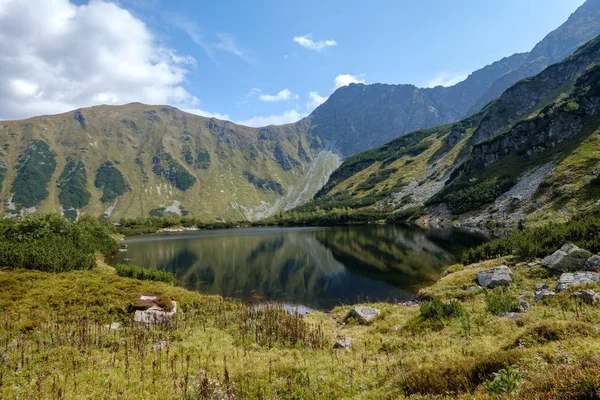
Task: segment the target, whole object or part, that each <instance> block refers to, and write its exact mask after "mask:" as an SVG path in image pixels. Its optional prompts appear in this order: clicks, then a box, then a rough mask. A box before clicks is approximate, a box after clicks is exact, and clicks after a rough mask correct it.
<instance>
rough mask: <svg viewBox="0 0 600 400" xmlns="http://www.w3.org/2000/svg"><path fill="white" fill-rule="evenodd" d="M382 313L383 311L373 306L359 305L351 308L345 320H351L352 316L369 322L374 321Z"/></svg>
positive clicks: (362, 321)
mask: <svg viewBox="0 0 600 400" xmlns="http://www.w3.org/2000/svg"><path fill="white" fill-rule="evenodd" d="M379 314H381V311H379V310H377V309H375V308H371V307H363V306H357V307H354V308H353V309H351V310H350V311H349V312H348V315H346V318H345V320H346V321H347V320H349V319H350V318H355V319H357V320H358V321H359V322H360V323H363V324H364V323H368V322H371V321H373V320H374V319H375V318H377V316H378V315H379Z"/></svg>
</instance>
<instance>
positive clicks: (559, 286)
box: [555, 271, 600, 292]
mask: <svg viewBox="0 0 600 400" xmlns="http://www.w3.org/2000/svg"><path fill="white" fill-rule="evenodd" d="M598 282H600V274H599V273H597V272H591V271H586V272H575V273H570V272H567V273H564V274H562V275H561V276H560V278H559V279H558V282H556V289H555V290H556V291H557V292H564V291H565V290H567V289H568V288H569V287H570V286H579V285H588V284H590V283H598Z"/></svg>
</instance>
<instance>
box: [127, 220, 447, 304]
mask: <svg viewBox="0 0 600 400" xmlns="http://www.w3.org/2000/svg"><path fill="white" fill-rule="evenodd" d="M442 242H443V240H442ZM127 243H128V247H129V251H128V252H126V253H122V254H120V255H119V259H117V260H116V262H122V261H123V260H124V259H125V257H128V259H127V261H126V262H128V263H132V264H139V265H143V266H153V267H157V268H160V269H164V270H167V271H171V272H173V273H175V274H176V275H177V277H178V279H179V281H180V282H181V284H183V285H184V286H186V287H187V288H189V289H194V290H198V291H200V292H203V293H211V294H221V295H224V296H227V297H235V298H240V299H243V300H253V299H266V300H277V301H285V302H290V303H296V304H305V305H308V306H311V307H315V308H329V307H331V306H333V305H335V304H339V303H348V302H356V301H359V300H360V299H366V298H369V299H372V300H378V299H379V300H385V299H388V298H402V299H404V298H408V297H411V293H413V292H414V288H415V287H416V286H420V285H422V284H424V283H429V282H432V281H433V280H435V279H437V277H438V276H439V274H440V272H441V270H442V269H443V267H444V266H447V265H449V264H450V263H452V262H453V261H454V258H453V256H452V254H451V253H452V250H453V249H452V248H444V247H443V246H442V245H440V244H436V243H434V242H433V241H430V240H429V239H428V238H427V234H425V233H423V232H421V231H417V230H411V229H407V228H396V227H389V226H366V227H347V228H335V229H240V230H229V231H220V232H216V231H213V232H190V233H184V234H164V235H148V236H141V237H137V238H132V239H129V240H127Z"/></svg>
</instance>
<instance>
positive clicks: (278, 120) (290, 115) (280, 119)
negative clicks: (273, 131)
mask: <svg viewBox="0 0 600 400" xmlns="http://www.w3.org/2000/svg"><path fill="white" fill-rule="evenodd" d="M305 116H306V114H302V113H300V112H298V111H296V110H289V111H286V112H284V113H283V114H280V115H269V116H266V117H252V118H250V119H246V120H243V121H238V122H237V123H238V124H240V125H246V126H253V127H261V126H267V125H285V124H290V123H292V122H296V121H298V120H300V119H302V118H304V117H305Z"/></svg>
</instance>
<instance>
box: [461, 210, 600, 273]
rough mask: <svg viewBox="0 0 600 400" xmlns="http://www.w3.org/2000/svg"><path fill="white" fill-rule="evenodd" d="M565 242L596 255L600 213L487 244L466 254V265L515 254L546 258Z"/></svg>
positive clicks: (524, 256) (525, 257)
mask: <svg viewBox="0 0 600 400" xmlns="http://www.w3.org/2000/svg"><path fill="white" fill-rule="evenodd" d="M565 243H574V244H576V245H577V246H579V247H582V248H584V249H586V250H589V251H591V252H593V253H598V252H600V211H599V210H594V211H591V212H588V213H585V214H582V215H578V216H575V217H573V219H571V220H570V221H568V222H566V223H551V224H547V225H544V226H541V227H535V228H527V229H525V230H523V231H521V232H518V233H514V234H512V235H510V236H506V237H503V238H500V239H496V240H493V241H491V242H487V243H484V244H482V245H480V246H477V247H476V248H474V249H470V250H469V251H467V252H466V253H465V254H464V255H463V262H464V263H466V264H470V263H474V262H478V261H482V260H486V259H492V258H497V257H502V256H506V255H516V256H518V257H520V258H521V259H532V258H535V257H545V256H547V255H548V254H552V253H553V252H555V251H556V250H557V249H558V248H560V247H562V246H563V245H564V244H565Z"/></svg>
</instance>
